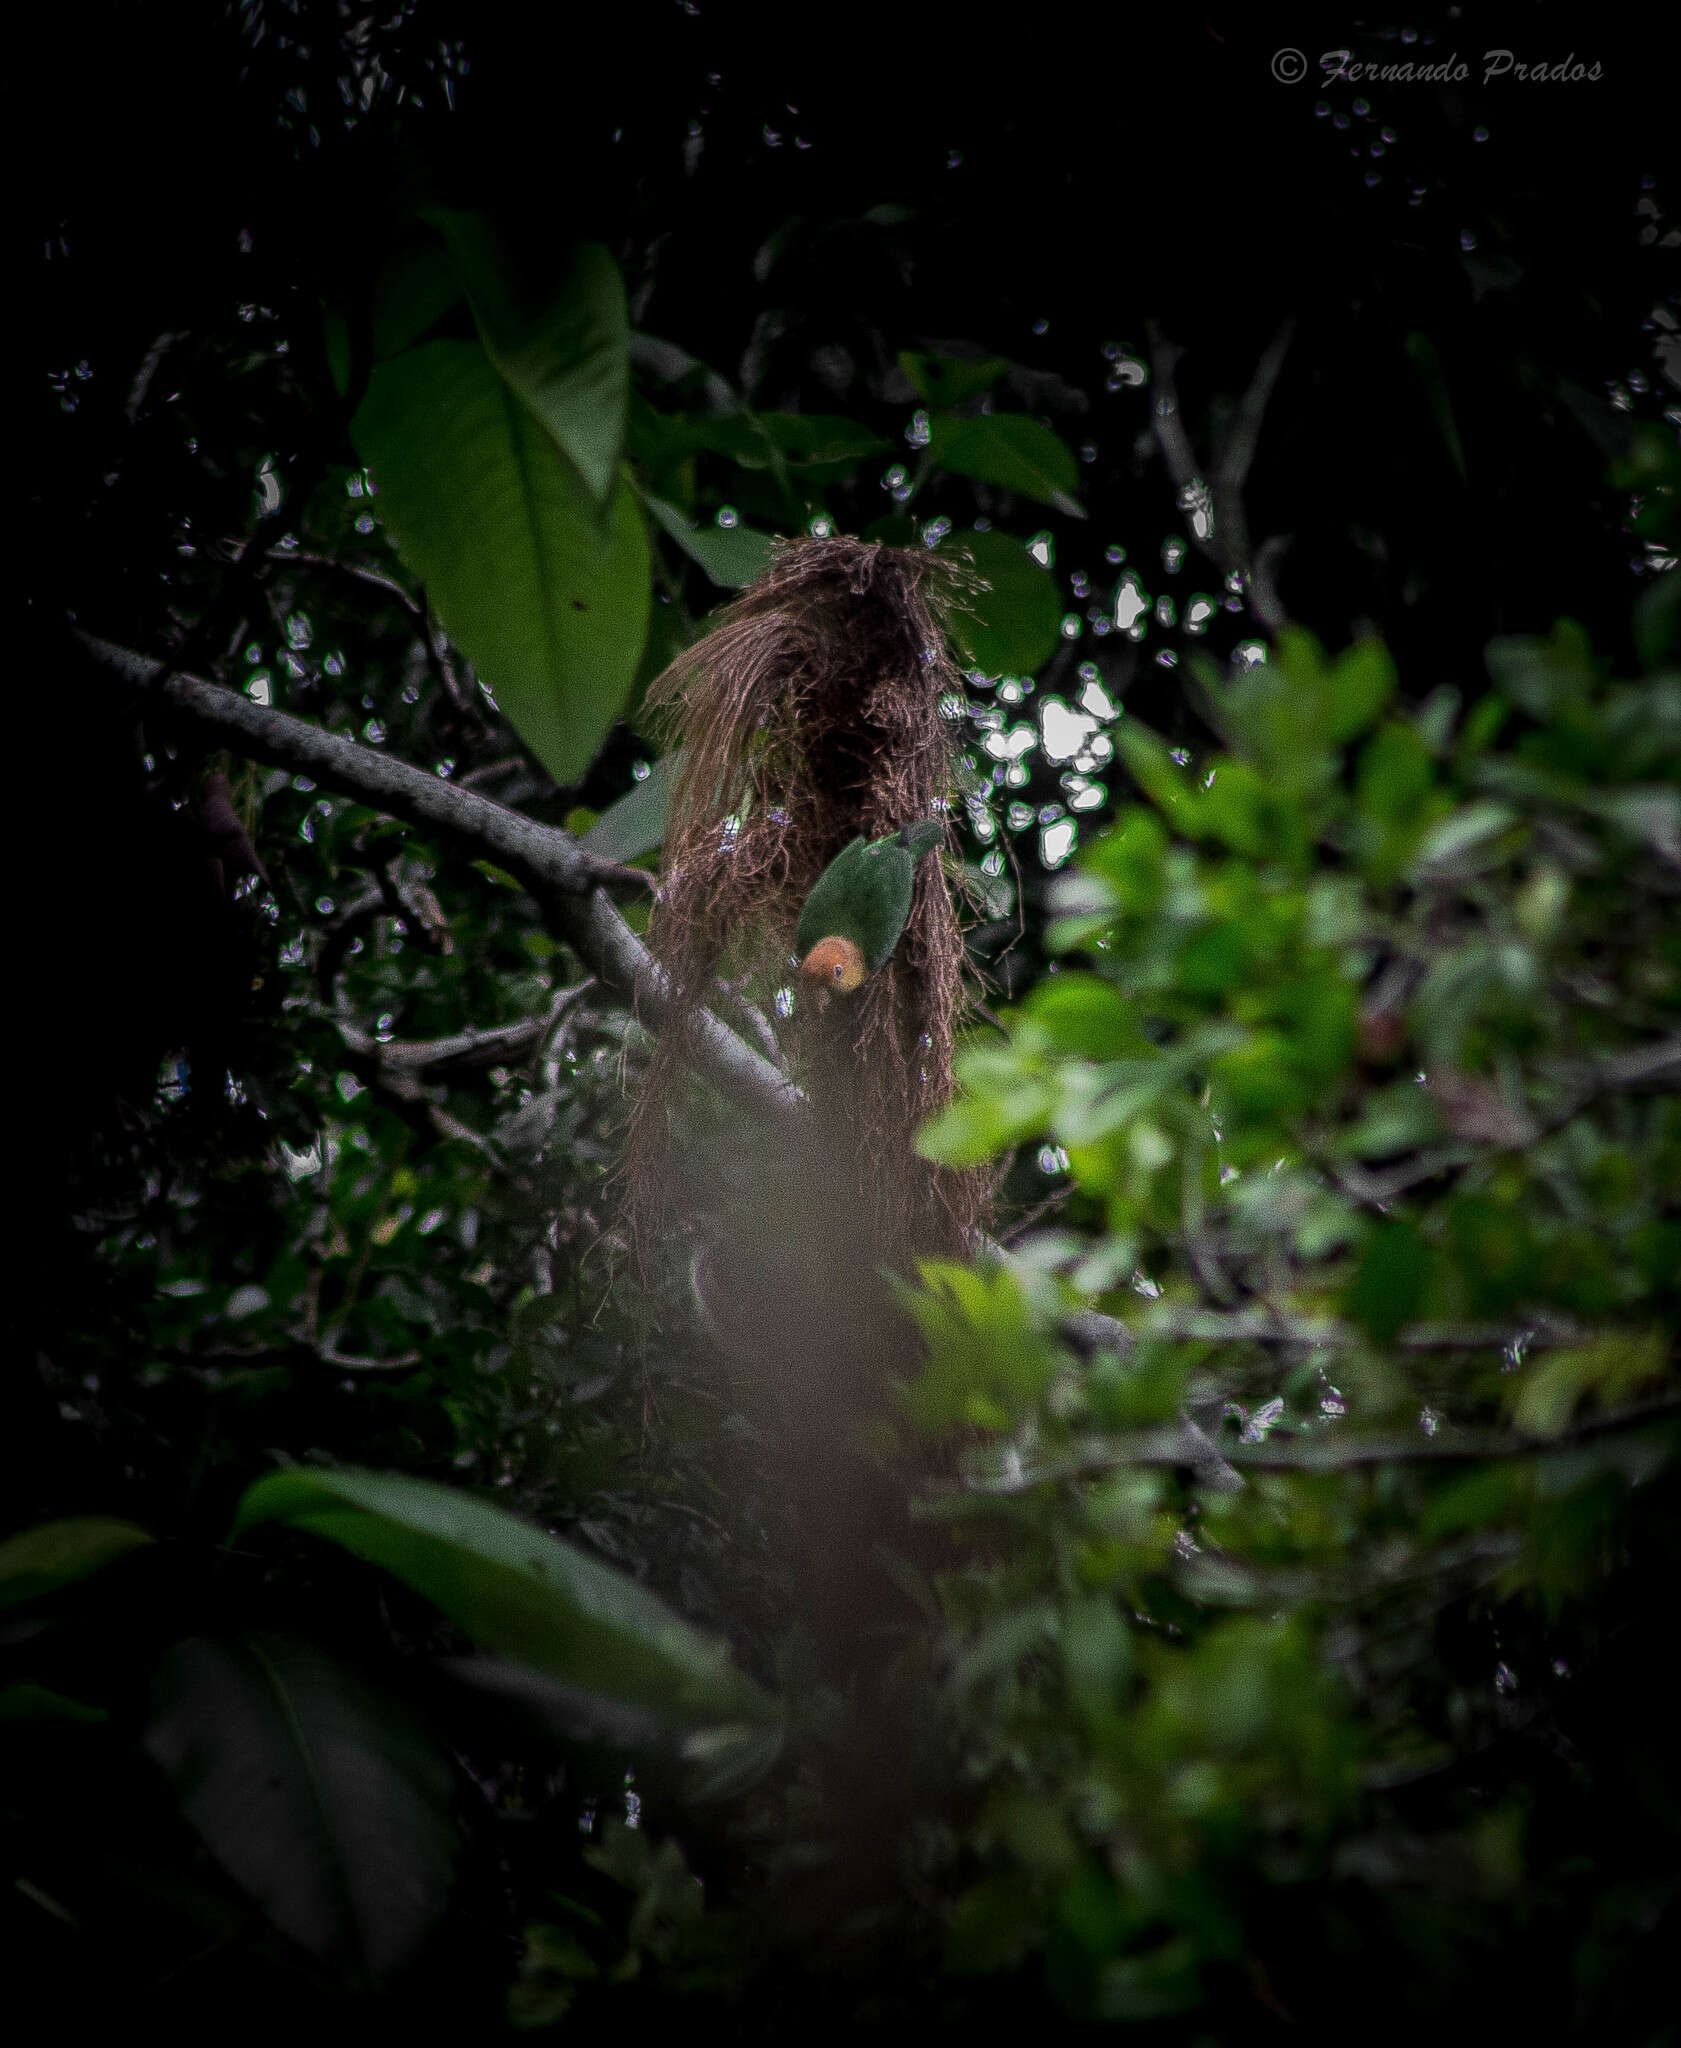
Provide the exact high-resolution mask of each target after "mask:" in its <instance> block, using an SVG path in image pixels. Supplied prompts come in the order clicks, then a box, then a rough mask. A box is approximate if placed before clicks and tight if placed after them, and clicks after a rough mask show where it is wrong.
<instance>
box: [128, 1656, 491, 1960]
mask: <svg viewBox="0 0 1681 2048" xmlns="http://www.w3.org/2000/svg"><path fill="white" fill-rule="evenodd" d="M145 1745H146V1749H147V1751H148V1753H149V1754H150V1755H151V1757H152V1758H153V1760H154V1761H155V1762H156V1763H157V1764H158V1765H159V1766H160V1767H161V1768H162V1770H163V1771H164V1773H165V1775H166V1776H167V1777H168V1779H169V1780H170V1783H171V1784H172V1785H173V1786H174V1788H175V1795H176V1798H177V1799H178V1800H179V1802H180V1804H181V1809H182V1811H183V1812H184V1813H185V1815H186V1817H187V1819H188V1820H189V1821H190V1822H191V1823H192V1825H193V1827H194V1828H195V1829H196V1830H197V1831H198V1834H199V1835H200V1837H201V1838H202V1839H203V1841H204V1844H205V1847H206V1848H208V1849H209V1851H210V1852H211V1854H212V1855H213V1856H214V1857H215V1858H216V1860H217V1861H218V1862H219V1863H220V1864H221V1865H222V1867H223V1868H224V1869H225V1870H226V1871H227V1872H228V1874H229V1876H230V1877H232V1878H233V1879H234V1881H235V1882H236V1883H237V1884H238V1885H239V1886H240V1887H241V1888H242V1889H243V1890H244V1891H246V1892H248V1893H249V1894H250V1895H251V1897H252V1898H254V1899H255V1900H256V1901H257V1903H258V1905H260V1906H261V1907H262V1909H263V1911H264V1912H265V1913H266V1914H267V1915H268V1917H269V1919H270V1920H272V1921H273V1923H274V1924H275V1926H276V1927H278V1928H279V1929H280V1931H281V1932H282V1933H283V1934H285V1935H288V1936H289V1937H290V1938H291V1939H292V1940H293V1941H295V1942H297V1943H298V1944H299V1946H300V1947H302V1948H304V1949H307V1950H308V1951H309V1953H310V1954H311V1955H314V1956H317V1957H319V1958H321V1959H322V1960H324V1961H328V1962H331V1963H334V1964H336V1965H337V1966H339V1967H340V1968H341V1969H344V1970H347V1971H348V1972H349V1973H351V1974H352V1975H353V1976H354V1977H355V1978H357V1979H359V1980H362V1981H371V1982H373V1983H374V1984H384V1983H388V1982H390V1981H391V1980H392V1979H393V1978H395V1977H397V1976H400V1975H401V1974H402V1972H403V1971H404V1970H405V1969H406V1968H407V1967H408V1966H409V1965H410V1964H412V1963H413V1962H415V1961H416V1960H417V1959H418V1957H419V1956H420V1954H421V1951H422V1949H423V1947H424V1945H425V1942H426V1940H427V1937H428V1936H429V1935H430V1934H431V1932H432V1930H433V1929H434V1927H436V1925H437V1923H438V1921H439V1920H440V1919H441V1918H442V1915H443V1912H444V1908H445V1906H446V1905H447V1903H448V1900H449V1894H450V1889H451V1885H452V1882H453V1878H454V1869H455V1860H456V1855H457V1851H458V1848H459V1839H460V1838H459V1830H458V1829H457V1827H456V1825H455V1822H454V1820H453V1818H452V1816H451V1812H450V1802H451V1795H452V1791H453V1774H452V1772H451V1769H450V1765H449V1761H448V1759H447V1758H446V1757H445V1756H444V1754H443V1753H442V1752H441V1751H440V1750H439V1748H438V1746H437V1744H436V1743H435V1742H434V1741H433V1740H432V1738H431V1736H430V1735H429V1734H428V1733H427V1731H426V1729H425V1727H424V1725H423V1724H422V1723H421V1722H420V1720H419V1718H418V1716H417V1715H416V1714H415V1713H414V1710H413V1709H412V1708H411V1707H410V1706H409V1705H408V1704H407V1703H406V1702H405V1701H404V1700H402V1699H400V1698H398V1697H397V1696H396V1695H395V1694H393V1693H390V1692H387V1691H385V1690H384V1689H383V1688H378V1687H375V1686H374V1685H372V1684H370V1683H369V1681H368V1680H366V1679H365V1678H363V1677H361V1676H360V1675H359V1674H358V1673H356V1672H354V1671H352V1670H351V1669H350V1668H349V1667H348V1666H347V1665H344V1664H341V1663H339V1662H338V1661H337V1660H336V1659H334V1658H332V1657H330V1656H329V1655H328V1654H327V1653H326V1652H325V1651H324V1650H322V1649H321V1648H320V1647H319V1646H318V1645H316V1644H314V1643H310V1642H307V1641H304V1640H302V1639H300V1638H298V1637H294V1636H290V1635H282V1634H278V1633H269V1632H266V1631H265V1632H261V1633H253V1634H250V1635H243V1636H236V1637H231V1638H227V1639H211V1638H208V1637H194V1638H191V1639H189V1640H188V1641H186V1642H183V1643H178V1644H176V1645H175V1647H174V1648H173V1649H171V1650H169V1651H167V1652H166V1653H165V1654H164V1656H163V1657H162V1659H161V1660H160V1661H159V1664H158V1667H157V1670H156V1673H155V1674H154V1678H153V1685H152V1705H151V1715H150V1719H149V1722H148V1725H147V1729H146V1735H145Z"/></svg>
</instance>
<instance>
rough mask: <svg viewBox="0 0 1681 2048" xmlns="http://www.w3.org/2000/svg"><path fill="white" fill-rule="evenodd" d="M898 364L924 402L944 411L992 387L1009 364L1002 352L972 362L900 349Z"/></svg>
mask: <svg viewBox="0 0 1681 2048" xmlns="http://www.w3.org/2000/svg"><path fill="white" fill-rule="evenodd" d="M899 367H900V369H901V370H903V371H904V373H905V375H906V376H907V377H908V378H909V379H910V381H911V388H912V390H913V391H915V393H916V395H917V397H918V398H920V399H921V400H922V402H923V404H924V405H932V406H935V407H937V408H938V409H939V410H940V411H942V412H943V411H944V410H945V409H946V407H947V406H952V405H964V404H967V402H968V401H969V400H970V399H971V398H979V397H980V396H981V394H982V393H983V392H986V391H990V390H991V389H992V387H993V385H994V384H996V383H997V382H998V380H999V378H1000V377H1002V376H1003V374H1004V372H1005V371H1006V370H1007V369H1008V368H1009V367H1010V365H1009V363H1008V362H1007V361H1006V360H1005V358H1004V357H1003V356H983V357H981V358H980V359H979V360H978V361H975V362H969V361H965V360H964V359H963V358H961V357H958V356H934V355H916V354H913V353H912V351H911V350H909V349H901V350H900V351H899Z"/></svg>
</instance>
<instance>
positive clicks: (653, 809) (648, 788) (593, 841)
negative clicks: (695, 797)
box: [583, 747, 683, 861]
mask: <svg viewBox="0 0 1681 2048" xmlns="http://www.w3.org/2000/svg"><path fill="white" fill-rule="evenodd" d="M682 765H683V749H682V748H681V747H677V748H674V749H673V751H672V752H671V753H669V754H662V755H661V756H660V758H659V760H657V761H656V762H654V764H653V766H652V767H651V768H650V769H649V770H648V772H647V774H646V775H645V776H643V778H642V780H641V781H640V782H639V783H637V785H636V786H635V788H634V789H628V790H626V792H625V793H624V795H623V796H622V797H620V798H619V800H618V802H617V803H612V804H609V805H608V806H607V808H606V810H604V811H603V812H602V814H601V816H600V817H599V818H597V819H596V821H595V823H594V824H593V825H592V826H591V827H590V828H589V830H588V831H587V832H586V833H585V834H584V839H583V843H584V845H585V846H586V847H587V848H588V849H589V851H590V852H591V853H597V854H600V856H601V858H602V859H603V860H617V861H632V860H635V859H636V857H637V856H638V855H639V854H643V853H652V852H653V850H654V848H655V847H656V846H658V845H659V844H660V843H661V841H662V840H663V839H664V838H665V813H666V805H667V803H668V802H669V801H670V797H671V786H672V784H673V782H675V780H676V779H677V775H678V772H679V770H680V769H681V768H682Z"/></svg>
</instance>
